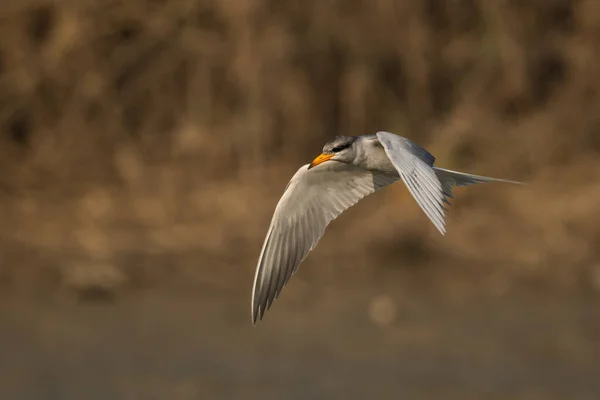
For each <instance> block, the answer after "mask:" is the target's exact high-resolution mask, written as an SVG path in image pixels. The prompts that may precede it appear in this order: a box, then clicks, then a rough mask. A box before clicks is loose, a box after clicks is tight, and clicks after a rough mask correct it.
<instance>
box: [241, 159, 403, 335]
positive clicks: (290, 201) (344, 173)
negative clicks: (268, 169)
mask: <svg viewBox="0 0 600 400" xmlns="http://www.w3.org/2000/svg"><path fill="white" fill-rule="evenodd" d="M397 180H398V177H397V176H393V175H387V174H383V173H379V172H375V171H366V170H364V169H361V168H357V167H354V166H352V165H349V164H344V163H339V162H335V161H334V162H326V163H323V164H320V165H318V166H316V167H314V168H311V169H308V164H307V165H304V166H302V167H301V168H300V169H299V170H298V171H297V172H296V174H295V175H294V176H293V177H292V179H291V180H290V182H289V183H288V185H287V186H286V189H285V191H284V193H283V196H282V197H281V199H280V200H279V203H278V204H277V207H276V208H275V212H274V214H273V217H272V219H271V224H270V226H269V230H268V231H267V235H266V237H265V241H264V244H263V248H262V249H261V253H260V256H259V259H258V265H257V267H256V273H255V276H254V286H253V290H252V322H253V323H256V321H257V320H260V319H262V317H263V316H264V314H265V312H266V311H267V310H268V309H269V308H270V307H271V304H272V302H273V300H274V299H276V298H277V297H278V296H279V294H280V293H281V290H282V289H283V287H284V286H285V285H286V284H287V282H288V281H289V279H290V277H291V276H292V275H293V274H294V273H295V272H296V271H297V270H298V267H299V265H300V264H301V263H302V261H303V260H304V259H305V258H306V256H307V255H308V253H309V252H310V251H311V250H312V249H314V247H315V246H316V245H317V243H318V241H319V239H320V238H321V237H322V236H323V233H324V232H325V228H326V227H327V225H328V224H329V223H330V222H331V221H332V220H333V219H335V218H337V217H338V216H339V215H340V214H341V213H342V212H344V210H346V209H348V208H350V207H351V206H353V205H354V204H356V203H357V202H358V201H360V200H361V199H362V198H364V197H365V196H367V195H369V194H371V193H374V192H375V191H377V190H379V189H380V188H382V187H384V186H387V185H389V184H391V183H393V182H395V181H397Z"/></svg>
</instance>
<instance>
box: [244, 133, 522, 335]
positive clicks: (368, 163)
mask: <svg viewBox="0 0 600 400" xmlns="http://www.w3.org/2000/svg"><path fill="white" fill-rule="evenodd" d="M434 162H435V157H434V156H433V155H431V153H429V152H428V151H427V150H425V149H424V148H423V147H421V146H419V145H418V144H416V143H414V142H412V141H410V140H409V139H406V138H404V137H402V136H398V135H395V134H393V133H390V132H377V133H376V134H374V135H363V136H336V137H335V138H334V139H332V140H331V141H329V142H327V143H326V144H325V146H324V147H323V152H322V154H321V155H319V156H318V157H317V158H315V159H314V160H313V161H312V162H311V163H310V164H306V165H303V166H302V167H300V169H298V171H297V172H296V173H295V174H294V176H293V177H292V179H291V180H290V182H289V183H288V184H287V186H286V188H285V190H284V192H283V196H281V199H280V200H279V203H278V204H277V206H276V207H275V212H274V214H273V217H272V219H271V224H270V226H269V229H268V231H267V235H266V238H265V241H264V244H263V247H262V250H261V252H260V256H259V258H258V265H257V267H256V273H255V276H254V286H253V289H252V323H253V324H256V322H257V321H258V320H261V319H262V318H263V316H264V314H265V312H266V311H267V310H268V309H269V308H270V307H271V305H272V303H273V301H274V300H275V299H276V298H277V297H279V294H280V293H281V290H282V289H283V287H284V286H285V285H286V284H287V282H288V281H289V279H290V277H291V276H292V275H293V274H294V273H295V272H296V271H297V270H298V266H299V265H300V263H301V262H302V261H303V260H304V259H305V258H306V256H307V255H308V253H309V252H310V251H311V250H312V249H313V248H314V247H315V246H316V245H317V242H318V241H319V239H320V238H321V236H323V233H324V232H325V228H326V227H327V225H328V224H329V223H330V222H331V221H332V220H333V219H335V218H337V217H338V216H339V215H340V214H341V213H342V212H343V211H345V210H346V209H348V208H349V207H351V206H353V205H354V204H356V203H357V202H358V201H359V200H361V199H362V198H364V197H365V196H367V195H369V194H371V193H374V192H376V191H377V190H379V189H381V188H383V187H384V186H387V185H390V184H392V183H394V182H396V181H398V180H402V182H404V184H405V185H406V187H407V188H408V190H409V192H410V193H411V194H412V196H413V197H414V199H415V200H416V202H417V204H418V205H419V206H420V207H421V209H422V210H423V211H424V212H425V214H426V215H427V217H428V218H429V219H430V220H431V222H432V223H433V225H434V226H435V227H436V228H437V230H438V231H439V232H440V233H441V234H442V235H444V234H445V233H446V228H445V219H444V213H445V211H446V207H445V205H450V202H449V199H451V198H453V196H452V191H453V188H454V187H459V186H468V185H473V184H478V183H485V182H492V181H495V182H507V183H515V184H522V183H521V182H516V181H509V180H505V179H497V178H490V177H486V176H479V175H471V174H467V173H462V172H456V171H451V170H448V169H444V168H440V167H436V166H434V165H433V164H434Z"/></svg>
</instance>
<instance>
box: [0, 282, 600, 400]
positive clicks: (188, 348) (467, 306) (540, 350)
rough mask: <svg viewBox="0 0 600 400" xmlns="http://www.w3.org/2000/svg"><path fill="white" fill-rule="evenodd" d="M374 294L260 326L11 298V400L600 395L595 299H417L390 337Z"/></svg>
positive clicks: (330, 301) (142, 300)
mask: <svg viewBox="0 0 600 400" xmlns="http://www.w3.org/2000/svg"><path fill="white" fill-rule="evenodd" d="M370 295H371V294H370V293H364V294H355V293H354V292H352V290H350V291H346V292H335V291H331V292H330V293H328V294H327V295H326V296H325V297H324V298H323V299H322V301H320V302H318V303H314V304H313V303H307V304H304V306H302V305H300V306H298V305H294V304H292V303H291V301H286V300H280V305H278V307H276V308H274V309H273V310H272V312H271V313H269V314H267V316H268V318H267V319H266V320H264V321H263V323H261V324H259V325H258V326H257V327H251V326H250V317H249V307H247V304H246V302H243V301H240V300H239V299H236V300H227V298H226V297H225V296H222V298H219V299H217V298H214V297H213V295H212V294H210V293H206V294H204V295H201V294H200V295H191V294H181V293H177V292H176V291H175V292H174V291H163V292H145V293H136V294H132V295H129V296H128V297H124V298H119V299H118V300H117V301H114V302H106V303H84V304H77V303H74V302H69V301H66V300H64V299H62V300H52V301H47V302H41V301H37V302H31V301H30V300H23V299H18V298H14V299H10V300H5V301H4V303H3V305H2V306H1V313H0V324H1V325H0V351H1V355H2V356H1V358H0V398H2V399H15V400H16V399H23V400H25V399H27V400H29V399H40V400H54V399H65V400H71V399H73V400H75V399H78V400H79V399H90V400H95V399H98V400H100V399H173V400H178V399H207V398H210V399H238V398H239V399H254V398H256V399H259V398H260V399H332V398H340V399H342V398H343V399H365V398H386V399H387V398H390V399H397V398H403V399H484V398H485V399H582V400H583V399H598V398H600V302H599V301H598V300H597V299H596V298H589V297H583V296H581V295H561V296H558V295H553V296H551V297H548V296H545V297H544V296H543V295H541V294H537V295H535V294H531V293H509V294H505V295H504V296H501V297H496V298H485V299H482V298H479V299H472V300H469V301H466V302H465V303H464V304H462V305H461V306H459V307H457V306H451V305H449V304H448V303H447V302H445V301H442V300H439V301H435V300H432V299H431V298H427V297H423V299H419V297H418V296H417V297H415V298H414V299H412V300H411V303H410V306H407V307H400V308H399V310H398V313H397V318H396V319H395V321H394V322H392V323H391V324H389V325H387V326H384V327H382V326H379V325H377V324H374V323H372V322H371V321H370V320H369V317H368V313H366V312H365V307H366V300H365V299H367V298H368V297H369V296H370ZM340 297H341V298H345V299H347V300H348V301H346V302H339V301H334V299H335V298H338V299H339V298H340Z"/></svg>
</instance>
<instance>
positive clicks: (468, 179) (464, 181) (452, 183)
mask: <svg viewBox="0 0 600 400" xmlns="http://www.w3.org/2000/svg"><path fill="white" fill-rule="evenodd" d="M433 169H434V171H435V174H436V175H437V177H438V179H439V180H440V182H441V183H442V190H443V191H444V201H445V202H446V203H447V204H450V203H449V200H448V199H453V198H454V196H453V193H452V191H453V189H454V188H455V187H460V186H469V185H476V184H478V183H488V182H504V183H514V184H518V185H524V184H525V183H523V182H517V181H510V180H508V179H499V178H490V177H489V176H481V175H471V174H467V173H464V172H456V171H451V170H449V169H444V168H440V167H433Z"/></svg>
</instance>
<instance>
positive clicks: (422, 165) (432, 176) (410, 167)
mask: <svg viewBox="0 0 600 400" xmlns="http://www.w3.org/2000/svg"><path fill="white" fill-rule="evenodd" d="M376 135H377V139H379V142H380V143H381V144H382V146H383V149H384V150H385V153H386V154H387V156H388V158H389V159H390V161H391V162H392V164H393V165H394V167H395V168H396V170H397V171H398V174H399V175H400V178H402V181H403V182H404V184H405V185H406V186H407V187H408V190H409V191H410V193H411V194H412V196H413V197H414V199H415V200H416V201H417V204H419V206H420V207H421V209H422V210H423V211H424V212H425V214H426V215H427V217H428V218H429V219H430V220H431V222H433V225H435V227H436V228H437V229H438V230H439V231H440V233H441V234H442V235H443V234H445V233H446V221H445V215H444V211H445V209H444V192H443V188H442V183H441V182H440V180H439V179H438V177H437V175H436V173H435V170H434V169H433V163H434V162H435V157H434V156H433V155H432V154H431V153H429V152H428V151H427V150H425V149H424V148H422V147H421V146H419V145H418V144H416V143H414V142H412V141H410V140H408V139H406V138H403V137H402V136H398V135H394V134H393V133H389V132H377V134H376Z"/></svg>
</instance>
